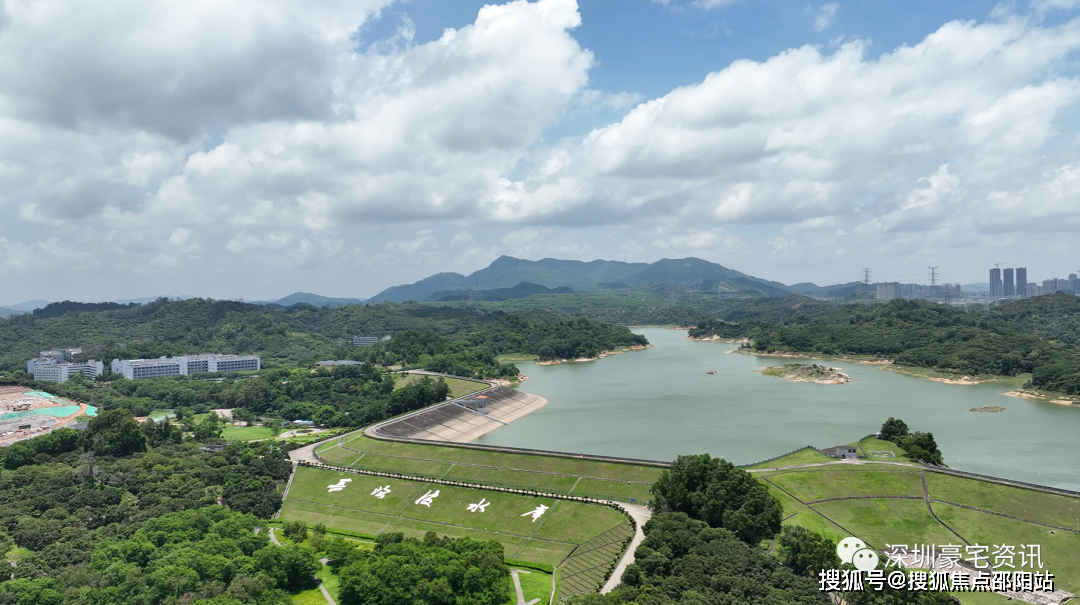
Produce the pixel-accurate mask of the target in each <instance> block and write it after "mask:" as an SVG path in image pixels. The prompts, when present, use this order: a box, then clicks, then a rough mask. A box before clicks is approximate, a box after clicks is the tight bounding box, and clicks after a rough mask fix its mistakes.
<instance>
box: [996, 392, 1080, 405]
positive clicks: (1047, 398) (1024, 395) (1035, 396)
mask: <svg viewBox="0 0 1080 605" xmlns="http://www.w3.org/2000/svg"><path fill="white" fill-rule="evenodd" d="M1002 394H1003V395H1005V396H1006V397H1015V398H1017V399H1027V400H1029V401H1041V402H1043V403H1054V404H1057V405H1064V406H1068V407H1071V408H1080V399H1055V397H1056V396H1057V395H1060V393H1057V394H1055V395H1042V394H1040V393H1038V392H1036V391H1028V390H1026V389H1014V390H1012V391H1008V392H1006V393H1002Z"/></svg>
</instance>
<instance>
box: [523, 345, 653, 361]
mask: <svg viewBox="0 0 1080 605" xmlns="http://www.w3.org/2000/svg"><path fill="white" fill-rule="evenodd" d="M651 348H653V345H651V344H648V345H634V346H632V347H629V348H626V349H619V350H618V351H604V352H603V353H601V354H600V355H598V356H597V357H578V358H577V359H555V360H552V361H537V362H536V365H538V366H557V365H562V364H564V363H582V362H585V361H598V360H600V359H603V358H605V357H608V356H610V355H618V354H619V353H626V352H627V351H642V350H644V349H651Z"/></svg>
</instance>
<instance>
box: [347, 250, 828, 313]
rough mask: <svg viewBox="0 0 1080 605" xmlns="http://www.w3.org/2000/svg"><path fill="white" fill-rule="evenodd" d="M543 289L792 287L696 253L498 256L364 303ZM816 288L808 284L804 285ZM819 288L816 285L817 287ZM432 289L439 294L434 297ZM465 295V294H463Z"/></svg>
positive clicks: (783, 290) (773, 291)
mask: <svg viewBox="0 0 1080 605" xmlns="http://www.w3.org/2000/svg"><path fill="white" fill-rule="evenodd" d="M523 282H524V283H525V284H531V285H538V286H543V287H545V288H560V287H563V288H572V289H574V290H587V289H593V288H619V287H628V288H632V287H637V286H641V285H643V284H648V283H656V284H682V285H687V286H697V287H699V288H702V289H706V288H707V289H710V290H712V289H717V288H718V289H720V290H721V291H724V292H741V293H747V294H758V295H764V296H786V295H788V294H791V293H792V290H791V289H790V288H788V286H785V285H784V284H782V283H780V282H775V281H769V280H766V279H761V278H759V277H754V276H752V275H747V274H745V273H741V272H739V271H736V270H734V269H729V268H727V267H724V266H722V265H718V264H716V263H712V262H709V261H705V260H701V259H700V258H681V259H668V258H665V259H663V260H659V261H656V262H655V263H624V262H620V261H607V260H595V261H591V262H584V261H577V260H559V259H554V258H545V259H543V260H538V261H530V260H524V259H520V258H514V257H512V256H500V257H499V258H497V259H496V260H495V262H493V263H491V265H489V266H488V267H486V268H484V269H480V270H479V271H476V272H475V273H471V274H469V275H461V274H460V273H437V274H435V275H432V276H431V277H427V278H425V279H422V280H420V281H418V282H416V283H413V284H406V285H401V286H394V287H392V288H387V289H386V290H383V291H382V292H380V293H379V294H377V295H375V296H373V297H372V298H370V299H368V300H367V302H368V303H377V302H383V301H390V302H404V301H406V300H417V301H427V300H440V299H441V300H445V299H446V297H448V296H452V294H450V292H453V291H455V290H456V291H467V290H475V291H483V292H490V291H493V290H499V289H508V288H514V287H517V286H518V285H519V284H522V283H523ZM804 285H806V286H812V287H813V288H818V286H814V285H813V284H804ZM818 289H820V288H818ZM436 294H438V295H439V296H438V297H437V298H436V296H435V295H436ZM465 297H466V298H467V297H468V296H467V295H466V296H465Z"/></svg>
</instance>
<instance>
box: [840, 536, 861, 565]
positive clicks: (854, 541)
mask: <svg viewBox="0 0 1080 605" xmlns="http://www.w3.org/2000/svg"><path fill="white" fill-rule="evenodd" d="M864 548H866V545H865V544H863V541H862V540H860V539H858V538H844V539H843V540H840V543H839V544H837V545H836V556H838V557H840V562H841V563H851V558H852V557H854V556H855V553H856V552H857V551H859V550H862V549H864Z"/></svg>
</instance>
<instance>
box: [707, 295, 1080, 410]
mask: <svg viewBox="0 0 1080 605" xmlns="http://www.w3.org/2000/svg"><path fill="white" fill-rule="evenodd" d="M789 302H790V301H789ZM788 306H789V308H788V309H787V310H785V311H784V312H782V313H777V309H771V310H768V311H763V312H760V313H745V314H744V315H743V316H742V317H734V316H729V317H726V318H724V319H708V320H704V321H701V322H700V323H699V324H698V326H697V327H696V328H694V329H692V330H691V331H690V335H691V336H692V337H696V338H701V337H708V336H712V335H717V336H721V337H724V338H748V339H749V340H750V344H749V345H747V346H750V347H752V348H753V349H754V350H756V351H761V352H772V351H792V352H807V353H823V354H826V355H843V354H856V355H869V356H875V357H880V358H888V359H892V360H893V361H894V362H895V363H897V364H900V365H909V366H917V367H927V368H935V369H938V370H942V371H946V372H953V373H960V374H967V375H971V376H977V375H980V374H995V375H1004V376H1015V375H1018V374H1023V373H1028V372H1030V373H1031V374H1032V379H1031V382H1032V385H1033V386H1035V387H1037V388H1040V389H1046V390H1051V391H1059V392H1063V393H1068V394H1072V395H1076V394H1080V347H1077V346H1076V345H1073V344H1070V343H1072V342H1073V341H1075V340H1076V334H1075V332H1076V328H1075V327H1074V326H1076V325H1078V324H1077V321H1078V319H1080V304H1078V303H1077V299H1076V297H1074V296H1069V295H1066V294H1060V293H1059V294H1054V295H1050V296H1043V297H1038V298H1033V299H1028V300H1021V301H1015V302H1011V303H1009V304H1006V305H1001V306H998V307H993V308H991V309H990V310H983V309H976V310H967V309H964V308H959V307H948V306H945V305H940V304H934V303H930V302H925V301H919V300H893V301H890V302H888V303H886V304H878V305H868V304H843V305H838V304H829V303H817V302H808V301H799V302H797V303H796V304H794V305H788Z"/></svg>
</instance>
